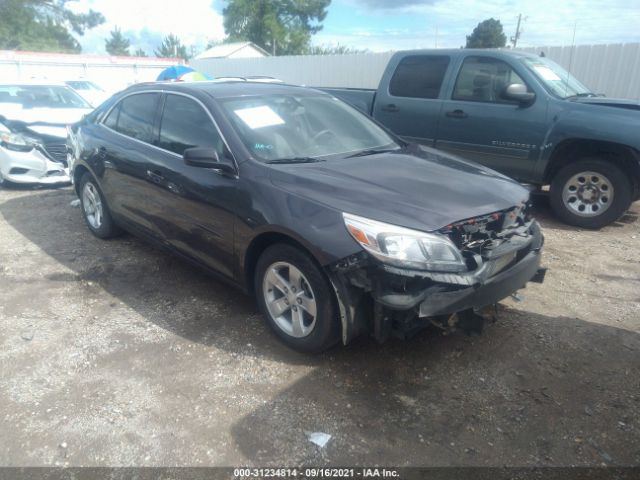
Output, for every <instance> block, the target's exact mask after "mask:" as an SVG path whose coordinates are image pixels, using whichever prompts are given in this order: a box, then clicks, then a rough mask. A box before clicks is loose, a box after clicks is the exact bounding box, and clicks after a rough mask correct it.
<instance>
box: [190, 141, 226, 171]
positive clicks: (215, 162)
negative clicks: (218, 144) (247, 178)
mask: <svg viewBox="0 0 640 480" xmlns="http://www.w3.org/2000/svg"><path fill="white" fill-rule="evenodd" d="M182 158H183V159H184V163H185V164H187V165H190V166H192V167H200V168H211V169H214V170H219V171H221V172H224V173H236V169H235V168H234V167H233V166H232V165H230V164H228V163H225V162H221V161H220V157H219V156H218V152H217V151H216V149H214V148H202V147H193V148H187V149H186V150H185V151H184V153H183V154H182Z"/></svg>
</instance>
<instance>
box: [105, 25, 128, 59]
mask: <svg viewBox="0 0 640 480" xmlns="http://www.w3.org/2000/svg"><path fill="white" fill-rule="evenodd" d="M130 46H131V42H129V39H127V38H125V36H124V35H122V32H121V31H120V29H119V28H118V27H116V28H114V29H113V30H111V38H108V39H107V40H105V41H104V48H105V50H106V51H107V53H108V54H109V55H120V56H122V57H128V56H130V55H131V53H130V52H129V47H130Z"/></svg>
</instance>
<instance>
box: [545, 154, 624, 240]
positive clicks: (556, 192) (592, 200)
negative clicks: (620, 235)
mask: <svg viewBox="0 0 640 480" xmlns="http://www.w3.org/2000/svg"><path fill="white" fill-rule="evenodd" d="M550 200H551V207H552V208H553V210H554V212H555V213H556V215H558V217H560V218H561V219H562V220H563V221H564V222H566V223H568V224H570V225H575V226H577V227H582V228H593V229H598V228H602V227H604V226H606V225H609V224H610V223H612V222H615V221H616V220H617V219H618V218H620V217H621V216H622V215H623V214H624V213H625V212H626V211H627V209H628V208H629V206H630V205H631V183H630V182H629V179H628V178H627V176H626V175H625V174H624V172H623V171H622V170H621V169H620V168H619V167H618V166H616V165H615V164H613V163H611V162H605V161H603V160H598V159H586V160H580V161H578V162H575V163H570V164H568V165H566V166H565V167H563V168H562V169H561V170H560V171H559V172H558V173H557V174H556V176H555V177H554V178H553V181H552V182H551V199H550Z"/></svg>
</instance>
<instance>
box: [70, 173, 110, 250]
mask: <svg viewBox="0 0 640 480" xmlns="http://www.w3.org/2000/svg"><path fill="white" fill-rule="evenodd" d="M78 191H79V192H80V207H81V210H82V216H83V217H84V221H85V222H86V224H87V226H88V227H89V230H90V231H91V233H93V234H94V235H95V236H96V237H98V238H102V239H107V238H111V237H115V236H116V235H118V234H119V233H120V229H119V228H118V227H117V226H116V224H115V223H114V222H113V218H111V213H110V212H109V206H108V205H107V202H106V200H105V198H104V195H102V192H101V191H100V187H98V183H97V182H96V181H95V179H94V178H93V176H92V175H91V174H90V173H85V174H84V175H83V176H82V178H81V179H80V188H79V190H78Z"/></svg>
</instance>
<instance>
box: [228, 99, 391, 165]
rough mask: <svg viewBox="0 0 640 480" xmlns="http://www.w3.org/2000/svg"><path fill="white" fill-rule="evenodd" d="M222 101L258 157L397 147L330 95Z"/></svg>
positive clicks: (382, 133) (244, 139) (281, 156)
mask: <svg viewBox="0 0 640 480" xmlns="http://www.w3.org/2000/svg"><path fill="white" fill-rule="evenodd" d="M221 103H222V105H223V107H224V109H225V110H226V112H227V115H228V116H229V118H230V119H231V121H232V123H233V124H234V125H235V126H236V129H237V131H238V133H239V135H240V137H241V139H242V141H243V143H244V144H245V146H246V147H247V148H248V149H249V151H250V152H251V153H252V154H253V155H254V156H255V157H256V158H258V159H261V160H266V161H270V160H279V159H291V158H303V157H307V158H308V157H314V158H317V157H325V156H334V155H335V156H340V155H348V154H350V153H355V152H359V151H363V150H370V149H383V148H384V149H394V148H398V145H397V144H396V142H395V141H394V139H393V138H392V137H391V136H390V135H388V134H387V133H386V132H385V131H384V130H383V129H382V128H380V127H379V126H378V125H376V124H375V123H374V122H372V121H371V120H369V119H368V118H367V117H366V116H365V115H363V114H362V113H360V112H359V111H357V110H356V109H354V108H352V107H350V106H348V105H346V104H345V103H343V102H342V101H340V100H338V99H336V98H333V97H331V96H328V95H300V96H297V95H258V96H250V97H239V98H229V99H223V100H222V101H221Z"/></svg>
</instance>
